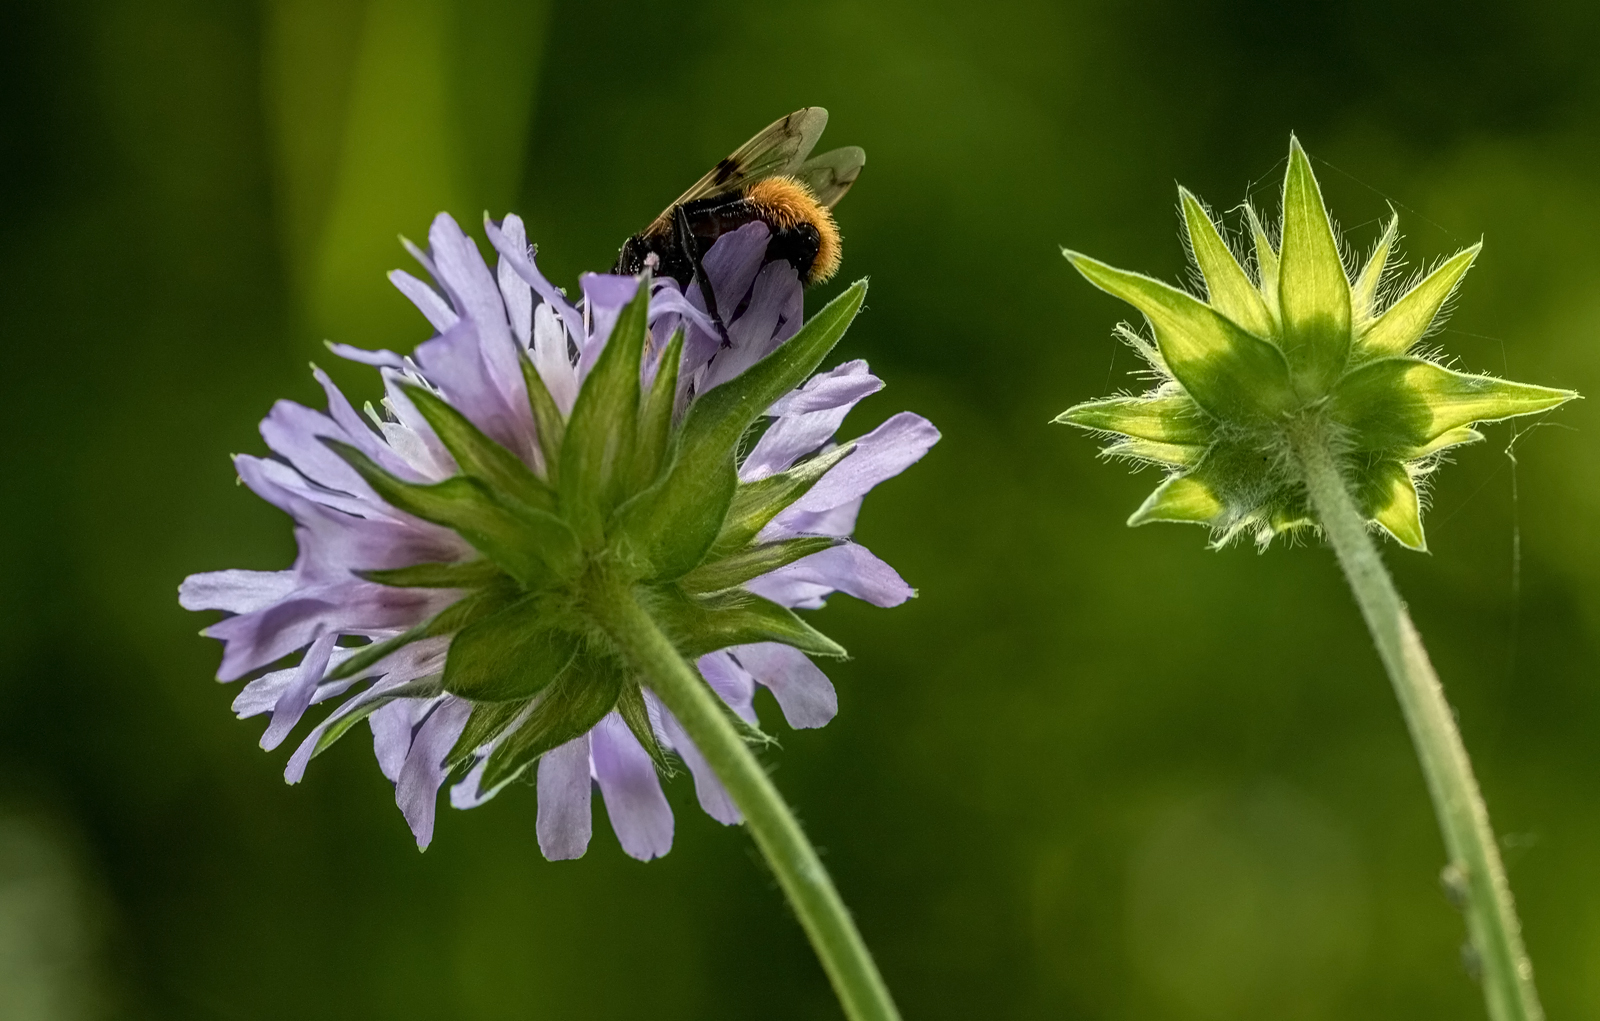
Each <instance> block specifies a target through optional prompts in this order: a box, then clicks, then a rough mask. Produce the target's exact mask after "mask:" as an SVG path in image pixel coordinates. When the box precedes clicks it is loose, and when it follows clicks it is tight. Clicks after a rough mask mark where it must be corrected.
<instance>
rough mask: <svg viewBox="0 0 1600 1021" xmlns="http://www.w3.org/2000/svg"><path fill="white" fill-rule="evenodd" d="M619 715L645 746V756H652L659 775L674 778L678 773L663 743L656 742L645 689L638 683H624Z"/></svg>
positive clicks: (620, 697) (618, 706) (619, 693)
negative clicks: (669, 759)
mask: <svg viewBox="0 0 1600 1021" xmlns="http://www.w3.org/2000/svg"><path fill="white" fill-rule="evenodd" d="M617 715H618V716H620V717H622V722H624V723H626V724H627V725H628V729H629V730H630V731H632V732H633V736H634V738H636V739H637V740H638V742H639V744H640V745H641V746H643V748H644V750H645V754H646V755H649V756H650V761H651V762H652V763H654V764H655V767H656V772H657V773H660V774H661V775H662V776H672V775H673V774H674V773H675V772H677V771H676V770H674V769H673V768H672V763H671V762H669V761H668V760H667V753H666V750H665V749H663V748H662V747H661V742H660V741H658V740H656V728H655V725H654V724H652V723H651V722H650V710H649V708H648V707H647V706H646V705H645V701H644V689H642V688H640V687H639V682H638V681H623V682H622V690H621V691H620V692H618V693H617Z"/></svg>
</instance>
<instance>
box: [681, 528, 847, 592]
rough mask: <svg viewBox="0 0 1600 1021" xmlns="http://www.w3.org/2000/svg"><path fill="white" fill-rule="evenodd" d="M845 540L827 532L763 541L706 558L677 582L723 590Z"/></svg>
mask: <svg viewBox="0 0 1600 1021" xmlns="http://www.w3.org/2000/svg"><path fill="white" fill-rule="evenodd" d="M844 541H845V540H843V539H840V538H837V537H835V536H831V535H815V536H813V535H808V536H802V537H801V538H798V539H784V540H782V541H779V542H764V543H762V544H761V545H759V546H751V547H749V548H747V549H743V550H740V551H739V552H738V553H734V554H732V555H731V556H726V557H723V558H722V559H720V560H712V559H708V560H707V561H706V562H705V563H703V564H701V565H700V566H699V567H696V568H695V569H694V570H692V571H690V572H689V573H688V574H686V575H684V576H683V577H682V578H680V579H678V584H679V585H682V586H683V590H684V591H685V592H690V593H696V594H698V593H706V592H721V591H722V590H723V589H730V588H735V587H737V586H739V585H743V584H744V583H745V582H747V581H749V580H750V579H752V578H759V577H761V576H762V575H763V574H766V573H767V572H769V571H776V570H777V569H778V568H780V567H784V566H786V565H788V564H792V563H794V562H795V561H796V560H800V559H802V558H803V557H809V556H810V555H811V554H813V553H821V552H822V551H823V550H825V549H832V548H833V547H835V546H838V545H841V544H842V543H843V542H844Z"/></svg>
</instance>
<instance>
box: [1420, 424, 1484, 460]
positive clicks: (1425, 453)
mask: <svg viewBox="0 0 1600 1021" xmlns="http://www.w3.org/2000/svg"><path fill="white" fill-rule="evenodd" d="M1482 440H1483V433H1481V432H1479V431H1478V430H1476V429H1474V428H1472V427H1471V426H1466V425H1462V426H1457V427H1456V428H1454V429H1446V430H1445V431H1444V432H1442V433H1440V434H1439V435H1437V436H1435V437H1434V438H1433V439H1431V440H1429V441H1428V442H1427V443H1424V444H1422V445H1421V446H1418V447H1406V448H1404V449H1402V450H1401V451H1400V456H1401V457H1403V458H1405V459H1407V460H1411V459H1413V458H1419V457H1429V456H1431V455H1433V454H1437V453H1439V452H1440V451H1441V450H1449V449H1450V448H1451V447H1461V446H1465V445H1466V444H1468V443H1479V442H1482Z"/></svg>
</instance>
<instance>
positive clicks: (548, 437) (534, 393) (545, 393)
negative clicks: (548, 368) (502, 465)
mask: <svg viewBox="0 0 1600 1021" xmlns="http://www.w3.org/2000/svg"><path fill="white" fill-rule="evenodd" d="M517 362H518V364H519V365H520V366H521V367H522V382H523V386H524V388H525V389H526V390H527V391H528V407H529V409H530V410H531V411H532V412H533V428H534V431H535V432H536V433H538V435H539V452H540V454H542V455H543V456H544V477H545V481H546V482H547V483H549V484H550V485H551V486H557V485H559V484H560V478H561V471H560V468H561V444H562V441H563V440H565V439H566V435H567V420H566V419H565V418H562V417H561V409H560V408H559V407H558V406H557V405H556V399H555V398H554V397H552V396H551V395H550V388H549V387H547V386H545V384H544V377H543V376H541V375H539V370H538V369H537V368H535V367H534V364H533V359H532V358H530V357H529V356H528V352H526V351H523V352H522V353H521V355H520V356H519V357H518V359H517Z"/></svg>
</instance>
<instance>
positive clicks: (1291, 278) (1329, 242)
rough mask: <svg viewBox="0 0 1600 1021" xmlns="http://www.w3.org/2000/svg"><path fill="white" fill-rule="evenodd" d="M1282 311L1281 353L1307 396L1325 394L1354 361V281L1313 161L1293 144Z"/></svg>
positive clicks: (1286, 192) (1282, 260)
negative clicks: (1351, 358)
mask: <svg viewBox="0 0 1600 1021" xmlns="http://www.w3.org/2000/svg"><path fill="white" fill-rule="evenodd" d="M1281 245H1282V247H1281V249H1280V251H1279V254H1278V258H1279V261H1280V268H1279V278H1278V305H1279V308H1280V309H1281V310H1282V313H1283V338H1282V340H1281V343H1282V345H1283V352H1284V354H1285V355H1286V356H1287V357H1288V359H1289V364H1290V366H1291V369H1292V371H1293V374H1294V380H1295V386H1296V387H1297V389H1299V390H1300V392H1301V393H1302V394H1303V395H1310V394H1314V393H1324V392H1326V390H1327V388H1328V386H1329V385H1330V384H1331V383H1332V382H1333V381H1334V380H1336V379H1338V378H1339V374H1340V373H1341V372H1343V371H1344V366H1345V362H1346V360H1347V359H1348V358H1349V355H1350V281H1349V278H1347V277H1346V276H1345V272H1344V263H1343V262H1342V261H1341V260H1340V258H1339V242H1338V240H1337V239H1335V238H1334V236H1333V224H1332V223H1331V222H1330V221H1329V219H1328V210H1327V209H1326V207H1324V206H1323V204H1322V190H1321V188H1319V187H1318V186H1317V179H1316V176H1315V175H1314V174H1312V172H1311V161H1310V160H1308V159H1306V154H1305V150H1303V149H1301V148H1300V143H1299V142H1298V141H1297V140H1295V139H1292V138H1291V139H1290V141H1289V172H1288V174H1287V175H1286V176H1285V177H1284V183H1283V240H1282V242H1281Z"/></svg>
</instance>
